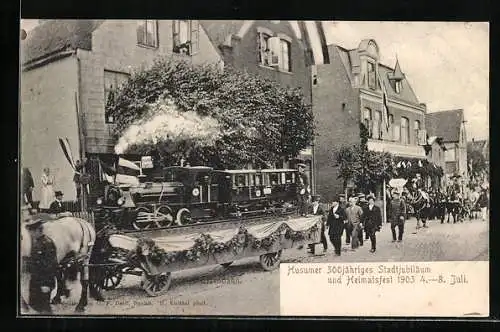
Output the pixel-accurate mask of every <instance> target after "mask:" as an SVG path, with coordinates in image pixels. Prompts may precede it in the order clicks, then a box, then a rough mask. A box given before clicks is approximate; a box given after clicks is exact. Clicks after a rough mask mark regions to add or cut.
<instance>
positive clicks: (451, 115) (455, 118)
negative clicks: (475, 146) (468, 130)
mask: <svg viewBox="0 0 500 332" xmlns="http://www.w3.org/2000/svg"><path fill="white" fill-rule="evenodd" d="M463 120H464V110H462V109H457V110H449V111H439V112H432V113H427V114H426V116H425V128H426V130H427V134H428V135H429V136H441V137H443V141H444V142H459V141H460V128H461V127H462V122H463Z"/></svg>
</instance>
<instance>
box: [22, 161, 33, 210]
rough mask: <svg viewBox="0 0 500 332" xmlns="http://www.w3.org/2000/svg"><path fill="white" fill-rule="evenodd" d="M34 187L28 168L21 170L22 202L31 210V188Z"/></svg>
mask: <svg viewBox="0 0 500 332" xmlns="http://www.w3.org/2000/svg"><path fill="white" fill-rule="evenodd" d="M34 187H35V182H34V181H33V176H32V175H31V172H30V170H29V168H27V167H25V168H23V197H24V202H25V203H27V204H29V205H30V207H32V208H33V188H34Z"/></svg>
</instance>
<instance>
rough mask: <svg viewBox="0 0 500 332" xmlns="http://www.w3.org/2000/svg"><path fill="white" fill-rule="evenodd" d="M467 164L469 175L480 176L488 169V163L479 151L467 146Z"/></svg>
mask: <svg viewBox="0 0 500 332" xmlns="http://www.w3.org/2000/svg"><path fill="white" fill-rule="evenodd" d="M467 165H470V167H469V175H470V176H474V177H477V176H480V175H482V174H483V173H485V172H487V171H488V165H487V164H486V159H485V158H484V156H483V154H482V153H481V151H479V150H476V149H473V148H471V147H467Z"/></svg>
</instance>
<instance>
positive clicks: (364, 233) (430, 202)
mask: <svg viewBox="0 0 500 332" xmlns="http://www.w3.org/2000/svg"><path fill="white" fill-rule="evenodd" d="M299 170H300V168H299ZM306 180H307V178H306ZM300 183H302V181H301V182H300ZM453 188H454V187H453V186H450V187H448V188H447V189H446V190H445V191H441V190H430V191H429V192H427V191H425V190H422V189H421V188H417V189H416V190H415V193H418V194H419V195H422V197H423V199H424V200H425V204H424V205H423V206H425V207H426V209H427V210H426V211H428V212H427V213H426V214H427V215H425V218H426V219H427V220H434V219H438V220H439V219H440V220H441V223H444V220H445V216H446V215H448V222H449V217H450V215H452V216H453V219H454V220H453V223H456V222H460V221H462V222H463V220H464V219H465V216H468V217H469V218H470V219H474V218H477V216H476V215H475V214H474V212H475V211H476V212H477V211H481V219H482V220H484V221H486V220H487V218H488V212H487V210H488V205H489V196H488V191H487V190H486V189H485V188H479V187H478V188H476V189H475V190H473V191H471V193H470V194H469V197H462V195H461V194H460V192H459V191H455V190H453ZM415 193H414V194H413V195H412V194H411V193H410V192H409V191H408V189H407V188H404V189H402V190H399V191H398V190H392V191H390V192H389V197H390V199H388V202H387V205H386V208H387V209H386V215H387V222H388V223H390V225H391V226H390V228H391V233H392V242H401V241H403V235H404V232H405V222H406V220H407V219H408V218H409V216H410V215H411V213H415V207H414V206H413V205H412V199H414V198H413V197H412V196H414V195H415ZM306 195H307V191H306V193H304V190H302V191H300V192H299V203H300V206H301V207H300V211H302V212H301V215H305V216H307V215H321V216H322V219H323V223H322V229H321V239H320V243H321V244H322V245H323V251H324V252H327V250H328V241H327V236H326V234H328V237H329V239H330V242H331V244H332V245H333V247H334V248H333V251H334V253H335V255H337V256H340V255H341V251H342V250H341V249H342V238H345V244H346V245H350V247H351V250H352V251H355V250H357V249H358V248H359V247H361V246H363V244H364V241H366V240H370V243H371V248H370V252H371V253H375V252H376V250H377V237H376V234H377V232H379V231H380V230H381V226H382V215H383V214H382V210H381V208H380V207H379V206H377V205H376V204H375V195H373V194H368V195H365V194H362V193H360V194H357V195H351V196H349V197H348V199H346V196H345V195H343V194H342V195H338V196H337V197H335V198H334V199H333V200H332V201H331V202H329V203H331V204H328V205H329V207H328V209H324V208H323V207H322V204H321V203H320V196H319V195H312V196H311V198H312V204H311V205H310V208H309V209H307V208H304V205H306V206H307V198H306V197H304V196H306ZM301 196H302V197H301ZM455 206H456V207H458V208H457V211H455V208H454V207H455ZM304 211H305V212H304ZM424 227H427V226H426V223H425V219H424ZM313 247H314V245H313V244H312V245H310V247H309V248H310V250H311V251H312V250H313Z"/></svg>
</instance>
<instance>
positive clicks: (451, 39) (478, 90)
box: [21, 20, 489, 140]
mask: <svg viewBox="0 0 500 332" xmlns="http://www.w3.org/2000/svg"><path fill="white" fill-rule="evenodd" d="M312 24H313V23H312V22H306V26H307V27H308V28H312V27H313V25H312ZM36 25H37V20H21V28H23V29H25V30H26V31H29V30H31V29H32V28H33V27H35V26H36ZM292 25H293V26H294V27H297V26H296V23H294V22H293V24H292ZM323 27H324V29H325V33H326V35H327V36H326V38H327V43H328V44H337V45H339V46H342V47H344V48H349V49H350V48H356V47H357V46H358V45H359V43H360V41H361V40H362V39H367V38H373V39H375V41H376V42H377V44H378V46H379V50H380V57H381V59H380V61H381V63H383V64H386V65H389V66H391V67H393V66H394V64H395V63H396V57H397V59H398V60H399V64H400V65H401V69H402V71H403V73H405V75H406V78H407V79H408V80H409V82H410V84H411V86H412V88H413V90H414V92H415V94H416V95H417V98H418V99H419V101H420V102H421V103H426V104H427V110H428V112H432V111H439V110H449V109H458V108H461V109H463V110H464V113H465V120H466V121H467V122H466V129H467V137H468V140H471V139H472V138H475V139H488V138H489V137H488V135H489V25H488V23H481V22H361V21H355V22H348V21H324V22H323ZM311 42H312V44H313V47H314V48H315V49H316V50H315V52H314V53H315V57H317V56H318V54H319V53H320V52H317V50H318V48H320V44H319V38H318V37H317V36H316V35H311Z"/></svg>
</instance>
